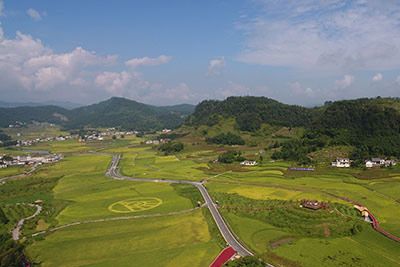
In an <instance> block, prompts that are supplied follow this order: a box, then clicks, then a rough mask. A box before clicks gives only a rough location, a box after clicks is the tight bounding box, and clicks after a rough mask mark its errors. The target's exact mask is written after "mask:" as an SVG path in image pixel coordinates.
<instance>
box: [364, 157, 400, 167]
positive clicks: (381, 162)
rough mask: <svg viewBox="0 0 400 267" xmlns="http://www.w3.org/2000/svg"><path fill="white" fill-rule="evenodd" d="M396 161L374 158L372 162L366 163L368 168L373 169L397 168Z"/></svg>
mask: <svg viewBox="0 0 400 267" xmlns="http://www.w3.org/2000/svg"><path fill="white" fill-rule="evenodd" d="M395 165H396V161H395V160H392V159H381V158H372V159H370V160H366V161H365V167H366V168H373V167H390V166H395Z"/></svg>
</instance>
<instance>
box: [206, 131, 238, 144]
mask: <svg viewBox="0 0 400 267" xmlns="http://www.w3.org/2000/svg"><path fill="white" fill-rule="evenodd" d="M206 141H207V142H208V143H214V144H220V145H244V144H245V142H244V140H243V138H242V137H240V136H239V135H236V134H233V133H231V132H228V133H221V134H218V135H216V136H214V137H209V138H206Z"/></svg>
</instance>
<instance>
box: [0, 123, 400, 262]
mask: <svg viewBox="0 0 400 267" xmlns="http://www.w3.org/2000/svg"><path fill="white" fill-rule="evenodd" d="M218 127H221V128H218ZM226 127H227V128H226ZM229 127H230V126H229V123H228V124H226V125H222V126H218V125H216V126H215V127H214V128H212V129H211V130H210V132H209V133H208V134H209V135H212V134H217V133H219V132H224V131H226V130H227V129H231V128H229ZM202 130H204V129H200V128H199V129H197V131H198V133H200V132H201V131H202ZM231 130H235V129H233V128H232V129H231ZM260 131H263V132H264V134H265V135H267V134H268V135H269V136H270V137H271V135H273V137H271V138H272V139H271V138H270V139H268V140H266V141H265V142H264V143H263V144H264V145H265V146H266V145H267V144H269V143H270V142H271V141H274V140H278V139H279V138H287V137H288V136H289V137H290V136H291V135H297V134H299V132H301V129H295V131H289V129H284V128H279V129H278V128H274V127H270V126H268V125H265V126H263V128H262V129H261V130H260ZM262 136H263V133H259V135H258V137H259V138H261V137H262ZM244 137H245V138H247V139H246V140H250V139H252V138H253V137H251V136H244ZM258 137H257V138H258ZM143 140H144V138H136V137H133V136H132V137H131V136H130V137H126V138H124V139H117V140H111V139H109V140H104V141H102V142H86V143H80V142H78V141H77V140H70V141H62V142H49V143H40V144H38V145H35V146H32V147H29V149H37V150H48V151H51V152H53V153H63V154H64V155H65V158H64V159H63V160H62V161H60V162H58V163H56V164H52V165H44V166H42V167H41V168H39V169H38V170H37V171H36V172H35V173H34V174H33V175H32V176H29V177H26V178H22V179H18V180H13V181H8V182H7V183H5V184H3V185H0V201H1V206H2V207H7V208H5V213H6V214H7V216H9V217H10V218H12V220H14V221H15V220H17V219H18V217H20V216H23V215H25V214H28V213H29V212H30V210H28V209H26V210H21V209H20V208H16V209H15V207H16V206H15V204H16V203H18V202H25V203H32V202H33V201H35V200H37V199H42V200H43V201H44V206H43V208H44V210H43V212H42V214H41V215H39V216H38V217H37V218H35V219H34V220H32V221H29V222H27V223H26V225H25V227H24V229H23V234H24V235H25V236H26V237H27V238H26V239H24V240H23V242H25V244H27V253H28V255H29V256H30V257H31V258H32V259H33V260H34V261H35V262H37V263H40V264H41V266H110V265H115V266H132V262H133V266H192V265H193V266H208V265H209V264H210V262H211V261H212V259H213V257H214V256H215V255H217V254H218V252H219V250H220V248H221V247H222V246H224V241H223V240H222V238H221V236H220V235H219V232H218V230H217V228H216V225H215V224H214V223H213V221H212V218H211V216H210V214H209V213H208V212H207V211H206V210H205V209H200V210H194V211H188V212H189V213H185V214H180V215H177V214H174V215H168V213H170V212H177V211H185V210H189V209H191V208H193V207H195V206H196V205H197V201H199V200H200V201H202V199H201V195H200V194H199V193H198V191H196V189H194V188H192V187H191V186H187V185H168V184H164V183H145V182H132V181H122V180H113V179H111V178H108V177H105V175H104V173H105V171H106V169H107V167H108V165H109V163H110V160H111V155H112V154H113V153H119V154H122V160H121V162H120V170H121V172H122V173H123V174H125V175H127V176H134V177H141V178H160V179H162V178H165V179H178V180H194V181H200V180H203V179H206V180H207V183H206V187H207V188H208V190H209V191H210V194H211V195H212V196H213V197H214V198H216V199H217V200H218V201H219V202H220V205H221V207H220V209H221V211H222V213H223V215H224V216H225V218H226V220H227V222H228V223H229V225H230V226H231V227H232V229H233V230H234V232H235V233H236V235H237V236H238V237H239V239H240V240H241V241H243V242H244V243H245V244H246V245H247V246H248V247H249V248H250V249H251V250H253V251H254V252H256V253H257V255H258V256H260V257H261V258H263V259H264V260H266V261H267V262H271V263H273V264H275V265H276V266H400V264H399V262H400V258H399V257H400V245H399V244H398V243H395V242H393V241H390V240H389V239H387V238H385V237H384V236H382V235H380V234H378V233H376V232H375V231H373V230H372V229H371V227H370V226H369V225H368V224H367V223H364V222H362V221H361V217H357V216H358V214H357V213H356V212H355V211H354V210H353V208H352V205H351V204H350V203H348V202H347V201H345V200H344V199H343V198H349V199H351V200H354V201H358V202H361V203H362V204H364V205H365V206H367V207H368V208H369V209H370V211H371V212H373V214H374V215H375V216H376V217H377V218H378V220H379V221H380V223H381V226H382V227H383V228H384V229H385V230H387V231H389V232H391V233H393V234H396V235H398V236H400V227H399V225H400V202H399V201H400V168H399V167H396V168H393V169H374V170H362V169H355V168H354V169H353V168H351V169H346V170H339V169H334V168H330V167H326V166H324V165H321V166H317V169H316V171H314V172H295V171H288V167H290V166H293V163H291V162H282V161H270V159H269V158H268V155H269V154H270V153H271V151H270V150H267V151H266V152H265V153H264V152H263V153H264V154H263V155H265V157H264V161H263V162H262V163H261V164H259V165H258V166H256V167H242V166H240V165H239V163H234V164H219V163H212V161H213V160H214V159H216V158H217V157H218V155H219V154H221V153H223V152H224V151H227V150H232V149H234V150H241V151H243V154H244V155H245V156H246V157H248V158H254V159H257V158H258V157H259V153H261V152H260V151H261V150H262V149H261V148H260V147H253V146H243V147H227V146H215V145H209V144H206V143H204V138H202V137H199V135H197V136H196V135H190V134H189V135H186V136H184V137H183V138H182V139H181V140H183V141H184V143H185V149H184V150H183V151H182V152H180V153H178V154H175V155H169V156H164V155H162V154H161V153H159V151H158V150H157V148H156V147H153V146H150V145H143V144H141V142H142V141H143ZM16 152H18V153H22V151H16ZM328 152H329V153H330V151H327V152H326V153H328ZM2 171H3V170H0V177H1V176H7V175H8V174H7V173H18V172H19V171H21V170H19V169H18V170H13V169H9V170H6V171H4V172H3V173H2ZM221 196H222V198H221ZM227 196H229V197H227ZM235 196H237V200H238V202H237V203H235V200H234V199H235ZM230 197H232V199H233V200H232V201H231V202H230V204H229V205H230V207H229V209H227V208H225V207H224V206H223V204H224V203H223V202H224V201H226V199H230ZM301 199H316V200H320V201H326V202H329V203H336V204H332V207H335V209H337V211H336V210H335V209H333V208H332V209H331V210H328V211H327V212H325V213H319V214H318V216H317V214H313V213H312V212H308V211H305V212H303V211H302V210H298V208H297V206H296V204H295V203H297V202H296V201H299V200H301ZM239 202H241V203H242V204H243V203H245V204H244V205H239V204H240V203H239ZM254 203H257V204H254ZM273 203H278V204H277V206H276V207H274V206H270V207H269V208H270V209H266V208H268V205H274V204H273ZM279 203H280V204H279ZM282 203H289V204H284V205H283V204H282ZM253 204H254V205H253ZM264 205H265V207H264ZM279 205H281V206H279ZM278 206H279V207H278ZM249 207H252V208H256V209H260V212H259V214H257V213H256V212H254V211H252V213H251V212H247V211H246V209H248V208H249ZM240 209H242V210H240ZM279 209H282V210H285V209H286V210H285V211H284V212H283V211H282V212H277V210H278V211H279ZM243 210H244V211H243ZM266 210H268V212H267V211H266ZM331 211H332V212H334V214H329V212H331ZM246 212H247V213H246ZM137 215H140V216H141V215H146V216H147V215H151V216H154V215H157V216H159V215H161V216H159V217H152V218H151V217H149V218H130V219H129V220H116V221H102V222H100V221H97V222H90V223H85V224H81V225H75V226H70V227H67V228H63V229H60V230H57V231H55V232H51V233H47V234H45V235H41V236H38V237H35V238H32V237H29V236H30V235H31V234H32V233H35V232H38V231H43V230H48V229H52V228H54V227H57V226H61V225H65V224H69V223H75V222H87V221H90V220H101V219H107V220H109V219H112V218H117V217H121V216H137ZM264 215H267V216H264ZM263 216H264V217H263ZM268 216H272V217H270V220H268ZM273 216H278V217H279V218H278V219H277V218H275V217H273ZM358 219H360V223H361V224H362V230H361V232H357V233H354V234H349V230H350V229H351V227H348V225H349V224H348V222H349V220H358ZM303 221H309V224H310V225H311V226H312V227H309V228H307V227H304V224H305V223H304V222H303ZM335 222H336V223H335ZM300 224H303V226H302V227H299V228H296V225H297V226H299V225H300ZM283 226H284V227H283ZM346 227H347V228H346ZM327 228H329V229H330V230H329V231H331V232H325V229H327ZM309 229H314V230H315V231H320V232H318V233H313V232H307V231H309ZM337 229H339V230H340V231H342V232H340V231H339V230H337ZM343 229H344V230H343ZM336 230H337V232H335V231H336ZM343 231H344V232H345V233H343Z"/></svg>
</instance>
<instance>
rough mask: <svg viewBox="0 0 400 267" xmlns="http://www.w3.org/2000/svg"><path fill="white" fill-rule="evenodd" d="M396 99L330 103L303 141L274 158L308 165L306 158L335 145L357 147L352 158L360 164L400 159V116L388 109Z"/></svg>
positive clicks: (288, 147) (291, 143) (292, 143)
mask: <svg viewBox="0 0 400 267" xmlns="http://www.w3.org/2000/svg"><path fill="white" fill-rule="evenodd" d="M388 102H392V103H397V104H399V103H400V102H399V100H396V99H380V98H377V99H357V100H345V101H338V102H333V103H328V104H326V105H325V106H324V107H322V108H320V112H319V113H318V115H317V116H316V117H315V118H314V120H313V123H312V125H311V127H308V129H307V131H306V132H305V134H304V135H303V137H302V138H301V139H300V140H292V141H289V142H287V143H286V144H284V145H283V146H282V149H281V151H279V152H276V153H275V154H274V155H273V156H274V158H283V159H289V160H295V161H298V162H301V163H307V162H308V161H309V159H307V154H308V153H310V152H312V151H316V150H318V149H320V148H323V147H327V146H336V145H349V146H353V147H355V149H354V151H353V153H352V154H351V158H352V159H354V160H355V161H356V162H355V163H358V164H360V163H361V162H362V161H363V160H365V159H367V158H370V157H374V156H384V157H392V156H394V157H397V158H400V112H399V111H398V109H397V108H395V107H391V106H389V105H387V103H388Z"/></svg>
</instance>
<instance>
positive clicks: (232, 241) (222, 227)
mask: <svg viewBox="0 0 400 267" xmlns="http://www.w3.org/2000/svg"><path fill="white" fill-rule="evenodd" d="M120 158H121V156H120V155H115V156H113V159H112V162H111V165H110V168H109V169H108V170H107V172H106V175H107V176H109V177H112V178H114V179H117V180H129V181H136V182H158V183H174V184H190V185H193V186H195V187H196V188H197V189H198V190H199V191H200V193H201V195H202V196H203V199H204V201H205V203H206V206H207V207H208V209H209V210H210V212H211V215H212V217H213V218H214V221H215V223H216V224H217V226H218V229H219V231H220V232H221V234H222V236H223V237H224V239H225V241H226V242H227V243H228V244H229V246H231V247H232V248H234V249H235V250H236V251H237V253H238V254H239V255H240V256H250V255H253V253H252V252H251V251H249V250H248V249H247V248H245V247H244V246H243V245H242V244H241V243H240V242H239V241H238V240H237V239H236V237H235V236H234V234H233V233H232V231H231V230H230V229H229V227H228V226H227V224H226V223H225V221H224V219H223V218H222V216H221V214H220V213H219V211H218V209H217V207H216V205H215V204H214V202H213V201H212V198H211V196H210V195H209V193H208V191H207V189H206V188H205V187H204V185H203V184H202V183H200V182H193V181H181V180H170V179H151V178H133V177H127V176H123V175H121V174H120V173H119V171H118V163H119V160H120Z"/></svg>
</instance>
